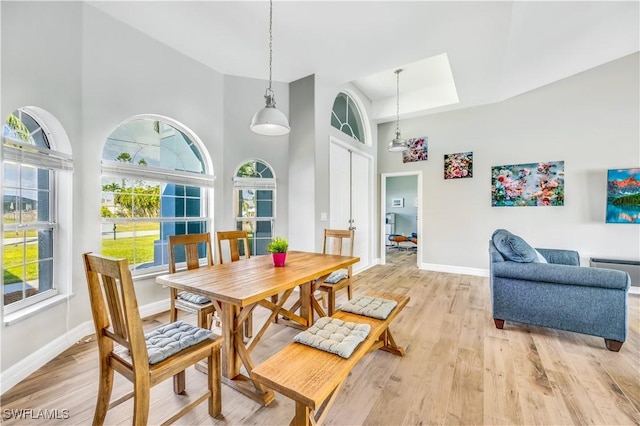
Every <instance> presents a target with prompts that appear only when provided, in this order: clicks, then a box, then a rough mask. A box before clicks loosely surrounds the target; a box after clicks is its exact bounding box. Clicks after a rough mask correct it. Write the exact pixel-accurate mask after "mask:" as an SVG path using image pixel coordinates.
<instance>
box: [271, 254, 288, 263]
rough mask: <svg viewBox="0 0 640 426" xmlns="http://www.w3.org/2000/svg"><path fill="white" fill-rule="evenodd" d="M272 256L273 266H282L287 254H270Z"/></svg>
mask: <svg viewBox="0 0 640 426" xmlns="http://www.w3.org/2000/svg"><path fill="white" fill-rule="evenodd" d="M271 254H272V256H273V266H284V261H285V259H286V258H287V253H271Z"/></svg>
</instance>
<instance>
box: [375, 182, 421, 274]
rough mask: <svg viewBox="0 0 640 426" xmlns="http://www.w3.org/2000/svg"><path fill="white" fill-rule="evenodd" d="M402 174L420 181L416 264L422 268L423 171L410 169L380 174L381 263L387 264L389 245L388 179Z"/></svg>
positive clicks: (418, 189)
mask: <svg viewBox="0 0 640 426" xmlns="http://www.w3.org/2000/svg"><path fill="white" fill-rule="evenodd" d="M400 176H416V180H417V183H418V188H417V195H418V220H417V228H418V229H417V230H416V232H417V233H418V249H417V253H416V266H417V267H418V268H420V262H421V261H422V244H423V242H424V225H423V222H424V220H423V215H422V171H421V170H416V171H410V172H394V173H381V174H380V264H381V265H386V264H387V247H386V241H385V226H384V225H385V215H386V213H387V203H386V200H387V179H388V178H393V177H400Z"/></svg>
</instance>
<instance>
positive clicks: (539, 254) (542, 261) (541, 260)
mask: <svg viewBox="0 0 640 426" xmlns="http://www.w3.org/2000/svg"><path fill="white" fill-rule="evenodd" d="M534 250H535V251H536V256H537V257H538V259H537V260H536V262H538V263H549V262H547V259H545V257H544V256H543V255H542V253H540V252H539V251H538V250H537V249H534Z"/></svg>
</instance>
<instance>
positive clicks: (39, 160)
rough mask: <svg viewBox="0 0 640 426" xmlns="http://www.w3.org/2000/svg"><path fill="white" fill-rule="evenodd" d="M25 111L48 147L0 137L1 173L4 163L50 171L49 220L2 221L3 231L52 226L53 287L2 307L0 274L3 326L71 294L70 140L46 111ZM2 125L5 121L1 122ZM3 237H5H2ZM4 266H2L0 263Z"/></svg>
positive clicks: (0, 255) (1, 253)
mask: <svg viewBox="0 0 640 426" xmlns="http://www.w3.org/2000/svg"><path fill="white" fill-rule="evenodd" d="M18 111H22V112H23V113H26V114H28V115H29V116H31V118H33V119H34V120H35V121H36V123H37V124H38V125H39V126H40V128H41V131H42V132H43V133H44V134H45V136H46V138H47V141H48V142H49V146H50V148H49V149H46V148H43V147H38V146H35V145H31V144H28V143H23V142H20V141H15V140H12V139H7V138H4V137H3V138H2V145H1V146H0V150H2V156H1V158H2V161H0V176H3V173H4V163H5V161H6V162H11V163H15V164H20V165H25V166H32V167H35V168H38V169H48V170H51V171H52V172H53V173H52V177H51V180H50V182H49V183H50V190H49V194H50V197H49V210H50V212H49V222H48V223H46V224H45V223H42V222H39V223H33V224H31V223H26V224H21V225H16V226H13V225H6V224H5V223H4V222H2V231H3V237H4V232H6V231H11V230H14V229H18V230H30V229H51V231H52V240H53V277H52V280H53V283H52V287H53V288H52V289H49V290H47V291H44V292H42V293H38V294H35V295H33V296H29V297H27V298H25V299H22V300H20V301H17V302H14V303H12V304H10V305H8V306H4V274H3V275H2V277H0V285H1V286H2V288H3V292H2V303H1V306H2V316H3V321H4V324H5V325H10V324H12V323H14V322H16V321H19V320H20V319H23V318H26V317H28V316H30V315H32V314H34V313H36V312H38V311H40V310H41V309H43V308H45V307H47V306H50V305H52V304H55V303H57V302H59V301H62V300H64V299H66V298H68V297H69V296H70V295H71V293H72V284H71V282H72V280H71V276H72V271H71V264H72V262H71V255H72V247H71V241H72V238H71V231H72V229H71V224H72V223H73V218H72V211H73V157H72V156H71V143H70V141H69V137H68V136H67V133H66V132H65V130H64V128H63V127H62V125H61V124H60V122H59V121H58V120H57V119H56V118H55V117H54V116H53V115H51V114H50V113H49V112H47V111H45V110H44V109H42V108H39V107H35V106H25V107H21V108H18ZM3 125H4V121H3ZM0 196H2V197H3V199H4V194H3V186H2V185H0ZM3 239H4V238H3ZM3 246H4V244H3V245H2V246H0V247H1V248H0V263H3V259H4V257H3V256H4V247H3ZM2 267H3V269H4V265H3V266H2Z"/></svg>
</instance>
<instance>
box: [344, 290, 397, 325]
mask: <svg viewBox="0 0 640 426" xmlns="http://www.w3.org/2000/svg"><path fill="white" fill-rule="evenodd" d="M397 304H398V302H396V301H395V300H389V299H383V298H380V297H371V296H365V295H360V296H356V297H354V298H353V299H351V300H349V301H348V302H347V303H345V304H343V305H342V306H340V310H342V311H345V312H351V313H354V314H358V315H364V316H367V317H372V318H378V319H387V317H388V316H389V314H390V313H391V311H393V308H395V307H396V305H397Z"/></svg>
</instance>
